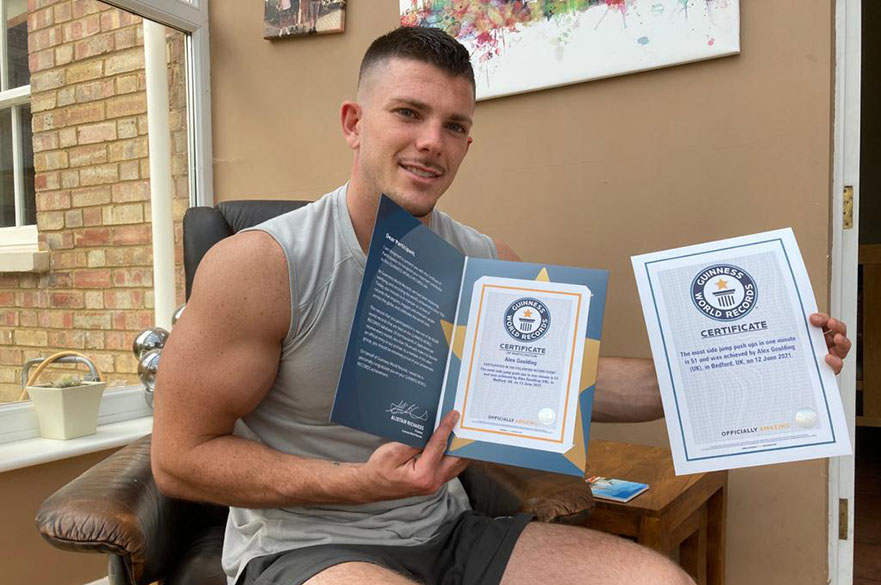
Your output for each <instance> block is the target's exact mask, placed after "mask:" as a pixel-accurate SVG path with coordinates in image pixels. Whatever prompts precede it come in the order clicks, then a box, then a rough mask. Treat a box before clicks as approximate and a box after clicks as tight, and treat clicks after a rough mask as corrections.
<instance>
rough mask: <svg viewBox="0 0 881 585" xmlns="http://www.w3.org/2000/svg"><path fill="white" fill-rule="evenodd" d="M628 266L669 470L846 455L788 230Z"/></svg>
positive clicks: (803, 274) (832, 386) (838, 409)
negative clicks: (665, 434)
mask: <svg viewBox="0 0 881 585" xmlns="http://www.w3.org/2000/svg"><path fill="white" fill-rule="evenodd" d="M632 263H633V269H634V273H635V276H636V282H637V287H638V289H639V294H640V299H641V303H642V309H643V314H644V316H645V321H646V327H647V329H648V333H649V340H650V342H651V347H652V355H653V358H654V362H655V369H656V372H657V375H658V382H659V385H660V388H661V398H662V401H663V405H664V413H665V415H666V422H667V431H668V434H669V437H670V446H671V450H672V452H673V461H674V466H675V468H676V473H677V474H680V475H681V474H687V473H698V472H704V471H715V470H720V469H733V468H738V467H748V466H754V465H765V464H770V463H782V462H786V461H797V460H803V459H814V458H819V457H831V456H837V455H847V454H850V442H849V439H848V432H847V424H846V421H845V418H844V411H843V408H842V404H841V398H840V396H839V393H838V385H837V383H836V380H835V375H834V374H833V372H832V369H831V367H829V365H828V364H826V362H825V355H826V353H827V347H826V343H825V341H824V339H823V334H822V332H821V331H820V329H819V328H817V327H814V326H812V325H810V323H809V322H808V316H809V315H810V314H811V313H814V312H816V310H817V305H816V301H815V299H814V295H813V292H812V290H811V286H810V282H809V280H808V275H807V271H806V269H805V266H804V262H803V260H802V257H801V254H800V252H799V249H798V244H797V243H796V241H795V236H794V235H793V233H792V230H791V229H783V230H776V231H773V232H765V233H761V234H756V235H752V236H744V237H739V238H732V239H728V240H722V241H718V242H711V243H707V244H699V245H696V246H689V247H686V248H678V249H675V250H667V251H663V252H655V253H651V254H644V255H641V256H634V257H633V258H632Z"/></svg>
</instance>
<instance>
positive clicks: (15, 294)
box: [0, 0, 213, 443]
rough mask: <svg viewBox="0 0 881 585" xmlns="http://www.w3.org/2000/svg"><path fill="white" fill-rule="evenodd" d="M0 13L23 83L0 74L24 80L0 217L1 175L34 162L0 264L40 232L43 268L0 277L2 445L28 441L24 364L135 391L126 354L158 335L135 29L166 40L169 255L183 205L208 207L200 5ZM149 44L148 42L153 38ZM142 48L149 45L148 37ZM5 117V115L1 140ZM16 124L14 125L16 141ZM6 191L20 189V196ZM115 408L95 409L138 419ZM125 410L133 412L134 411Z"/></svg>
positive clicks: (136, 3)
mask: <svg viewBox="0 0 881 585" xmlns="http://www.w3.org/2000/svg"><path fill="white" fill-rule="evenodd" d="M0 7H2V10H4V11H6V12H5V13H0V16H4V17H5V16H7V15H13V14H15V15H17V16H15V17H10V19H8V20H9V22H10V27H12V26H17V25H18V24H21V25H22V26H21V28H20V29H16V30H18V31H20V32H21V34H24V35H25V37H24V40H23V41H22V42H21V43H20V44H19V46H20V48H21V51H23V53H22V55H20V56H19V57H18V61H16V63H17V64H19V65H20V64H21V63H23V64H24V67H23V69H22V68H21V67H18V68H15V67H13V66H12V65H7V64H6V60H5V57H3V56H4V55H6V54H7V53H8V52H4V51H5V48H6V46H7V45H3V46H2V47H0V57H3V63H4V65H3V67H4V69H3V71H4V72H5V71H7V70H8V71H9V72H10V74H11V77H10V79H16V80H18V81H20V80H21V77H16V75H21V74H24V75H25V76H26V77H25V78H24V83H25V85H24V86H20V87H17V88H13V87H11V86H10V88H11V89H10V90H8V91H3V92H0V139H2V138H3V137H5V136H7V134H9V135H12V134H15V136H14V138H15V140H10V141H9V143H10V144H11V145H13V146H14V145H15V144H20V145H21V146H19V147H13V146H10V147H9V149H7V150H8V151H9V152H10V153H11V154H9V156H7V150H4V149H3V148H4V147H3V146H2V145H0V169H3V171H4V173H3V174H2V175H0V177H2V179H3V181H4V182H3V184H0V206H5V205H6V198H5V197H6V191H5V190H4V189H5V185H6V182H5V181H6V173H5V170H6V167H5V166H3V165H5V163H6V161H7V160H16V159H17V158H18V159H23V158H24V155H27V158H28V160H31V159H34V158H35V163H29V165H30V167H33V168H32V170H31V171H30V175H29V177H28V175H27V173H26V172H22V173H21V174H20V175H17V176H13V178H12V182H11V183H10V184H12V185H13V191H12V193H13V194H14V195H16V196H18V194H19V193H23V192H24V190H25V188H27V187H28V185H30V193H31V195H30V199H29V201H24V202H23V203H21V205H19V206H18V207H15V205H17V203H18V202H19V201H21V200H22V199H21V198H20V197H19V199H16V197H10V198H9V200H10V201H11V202H12V205H13V207H12V211H10V212H9V213H10V214H11V216H12V217H13V220H15V218H16V217H21V218H22V219H21V222H24V223H27V221H29V222H30V223H31V224H34V223H35V224H36V225H27V226H24V225H23V223H21V222H20V223H18V224H16V223H14V221H13V222H12V223H10V224H9V225H10V226H16V225H18V226H19V227H8V228H6V229H5V230H4V229H3V228H2V227H0V257H2V256H4V254H7V253H6V252H3V250H2V245H3V238H4V237H6V236H4V234H6V233H18V232H20V231H22V230H25V231H27V232H28V233H29V234H30V235H32V236H33V239H34V242H36V234H37V228H39V238H40V242H41V244H40V245H41V250H43V252H41V253H42V254H45V255H46V256H49V257H51V266H50V267H47V268H46V270H45V271H44V272H40V271H37V270H33V269H32V270H28V271H19V272H17V273H13V272H2V271H3V270H4V268H3V266H2V264H0V443H2V442H3V441H4V440H5V441H15V440H18V439H20V438H25V437H28V436H36V429H35V427H34V426H33V415H32V413H31V412H29V409H30V405H29V404H27V403H26V402H18V401H17V400H18V397H19V395H20V391H21V383H20V381H19V380H20V376H21V370H22V367H21V366H22V364H23V363H24V362H25V361H26V360H28V359H31V358H32V357H45V356H46V355H49V354H51V353H54V352H55V351H57V350H62V349H73V350H76V351H80V352H83V353H85V354H86V355H88V356H89V357H90V358H92V359H93V361H94V362H95V363H96V364H97V365H98V367H99V368H100V369H101V371H102V373H103V374H104V375H105V377H106V379H107V380H108V381H109V382H110V385H111V386H119V385H123V384H131V383H135V382H137V373H136V372H137V361H136V360H134V358H133V356H132V355H131V351H130V347H131V341H132V340H133V339H134V336H135V335H136V334H137V332H138V331H140V330H141V329H143V328H145V327H149V326H152V325H154V324H156V320H157V316H156V314H155V313H154V311H156V312H158V309H156V308H155V307H158V306H159V304H160V303H159V302H158V301H159V297H158V296H157V293H156V291H157V290H158V288H156V287H154V281H155V280H156V279H157V278H158V277H156V276H154V274H157V273H156V271H155V269H156V264H155V262H154V258H153V255H152V254H153V253H155V249H154V250H153V252H152V253H151V248H155V243H156V242H155V240H152V236H151V208H152V207H154V206H153V203H155V202H151V199H150V183H151V176H152V175H154V172H153V170H152V169H151V164H150V163H151V161H152V160H153V159H152V158H150V157H149V155H148V146H154V145H158V144H160V143H161V142H162V140H161V139H156V140H151V141H149V142H148V141H147V134H148V132H149V133H154V130H156V129H155V128H150V124H148V119H149V120H157V119H160V118H161V116H157V117H155V118H151V116H150V115H149V113H150V112H149V111H147V102H146V93H147V92H149V91H150V88H151V87H154V88H155V87H156V81H157V79H161V78H162V77H163V76H162V75H161V73H160V74H159V76H158V77H157V76H156V75H153V77H152V79H153V82H151V81H150V76H149V75H147V74H146V73H147V70H148V68H149V67H148V64H147V62H146V61H147V60H146V58H145V51H144V45H145V41H146V40H147V38H146V37H147V35H146V31H145V30H144V29H143V28H142V27H141V21H140V18H139V17H142V18H144V19H145V20H146V19H150V20H152V21H154V22H159V23H162V24H163V25H165V27H166V28H167V30H164V31H163V32H161V33H159V34H160V35H164V38H165V39H166V49H167V53H166V54H167V59H168V61H167V64H166V62H165V59H164V58H162V59H161V61H162V65H160V67H162V66H166V67H167V74H168V75H167V77H168V84H169V85H168V88H167V89H168V96H167V97H168V102H169V103H168V107H169V110H168V114H169V116H168V118H169V123H168V131H169V132H170V136H169V138H170V141H169V144H168V149H169V158H170V162H171V169H170V174H171V180H172V188H171V189H169V190H168V192H169V193H170V195H169V196H170V197H172V201H171V203H173V210H174V225H173V226H171V225H169V226H168V228H167V230H165V231H166V235H167V234H168V233H169V232H171V231H173V233H174V236H175V238H174V239H175V240H176V241H177V244H178V245H179V240H180V234H179V231H180V217H181V216H182V214H183V211H184V210H185V209H186V208H187V207H189V206H190V205H194V204H201V205H205V204H208V205H211V204H212V203H213V194H212V189H211V187H212V185H211V164H210V161H211V133H210V129H211V123H210V93H209V87H210V86H209V83H208V79H209V72H208V67H209V57H208V34H207V26H208V17H207V4H206V0H200V1H199V2H185V1H183V0H108V1H107V2H98V1H96V0H75V1H73V2H71V1H70V0H37V1H33V0H30V1H28V0H0ZM117 9H119V10H117ZM28 19H30V22H28ZM41 19H42V20H41ZM28 30H30V36H31V39H30V42H28V39H27V34H28ZM151 30H152V31H153V32H154V33H155V32H157V29H156V27H155V26H153V27H151ZM4 38H5V37H4ZM150 38H151V39H154V41H155V39H156V36H155V34H154V35H152V36H151V37H150ZM159 38H160V39H161V38H162V36H160V37H159ZM159 42H160V43H161V42H162V41H161V40H160V41H159ZM12 44H13V43H12V41H10V43H9V45H10V46H11V45H12ZM156 46H157V45H156V44H155V42H154V44H153V47H154V48H155V47H156ZM152 54H154V55H155V52H154V53H152ZM41 58H42V59H43V60H42V61H41ZM158 61H159V60H157V59H155V58H154V59H153V60H152V62H153V63H154V64H155V63H157V62H158ZM13 71H15V72H16V73H14V74H12V72H13ZM152 71H153V72H154V73H155V71H156V69H155V68H154V69H152ZM4 75H5V73H4ZM4 79H5V78H4ZM151 83H152V84H153V85H152V86H151V85H150V84H151ZM3 88H4V90H6V86H5V85H4V86H3ZM158 93H162V92H158ZM158 93H157V94H156V95H158ZM154 106H155V104H154ZM154 106H151V107H154ZM31 110H33V114H32V115H31ZM4 111H8V114H9V123H8V125H7V126H3V120H4V118H3V115H4ZM13 111H15V112H17V113H16V114H13ZM14 115H15V116H19V120H18V123H19V124H20V126H21V127H20V128H18V130H16V129H15V125H14V123H15V122H16V120H15V119H14V117H13V116H14ZM7 127H8V128H9V131H8V132H7V131H6V130H5V128H7ZM31 128H32V129H33V135H32V134H31ZM152 135H153V136H160V137H161V136H162V134H161V133H160V134H152ZM16 141H18V142H16ZM32 151H33V152H34V154H31V152H32ZM163 158H165V157H163V156H162V155H160V156H157V157H156V158H155V160H157V161H158V160H162V159H163ZM206 161H208V162H207V163H206ZM9 168H10V169H12V170H14V168H15V167H13V166H9ZM27 168H28V167H27V166H25V165H22V169H23V170H26V169H27ZM10 174H11V176H12V171H10ZM155 175H156V176H158V174H155ZM19 177H20V178H19ZM16 180H18V181H19V182H20V183H21V186H22V187H23V188H22V189H20V190H19V191H18V192H16V191H15V190H14V188H15V181H16ZM28 181H30V183H28ZM34 200H36V202H37V205H34ZM35 208H38V209H35ZM5 211H6V209H5V207H4V208H3V209H0V226H2V225H5V224H2V221H3V218H5V217H6V215H5ZM28 217H29V218H30V219H29V220H27V221H25V218H28ZM153 227H155V226H153ZM172 228H173V229H172ZM176 256H178V258H177V260H176V262H175V265H176V266H175V268H176V270H175V272H176V273H177V274H176V275H174V276H173V277H172V278H174V279H175V281H176V283H177V285H178V286H177V288H178V289H179V290H178V291H177V292H178V295H179V296H178V298H179V299H182V295H183V282H182V275H181V274H180V273H179V272H180V258H179V256H180V254H177V255H176ZM166 265H167V263H166ZM165 281H166V282H167V281H168V279H167V278H166V279H165ZM172 296H173V295H172ZM177 302H181V301H180V300H177ZM174 306H176V305H172V309H173V308H174ZM42 381H45V380H42ZM116 394H117V393H116V392H107V393H105V401H104V402H108V401H107V400H106V399H107V398H108V397H110V398H113V399H114V400H111V401H110V402H111V403H119V404H120V405H121V406H119V407H118V408H117V407H116V406H114V407H113V409H114V412H113V413H110V412H108V413H107V415H108V416H109V417H110V420H120V419H119V418H114V417H117V416H123V415H125V412H129V411H130V412H140V410H138V409H133V408H130V407H131V405H130V404H129V403H128V402H125V401H123V400H122V398H121V397H119V400H117V398H118V396H117V395H116ZM136 398H137V399H138V400H139V401H140V402H139V403H138V402H137V401H135V403H136V404H141V405H143V400H142V397H141V396H136ZM4 403H5V404H4ZM102 404H103V403H102ZM104 406H108V407H110V406H111V404H109V403H108V404H106V405H102V409H103V408H104ZM127 409H128V410H127ZM124 418H128V416H127V415H125V416H124Z"/></svg>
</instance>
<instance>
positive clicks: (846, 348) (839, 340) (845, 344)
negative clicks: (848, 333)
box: [829, 333, 851, 359]
mask: <svg viewBox="0 0 881 585" xmlns="http://www.w3.org/2000/svg"><path fill="white" fill-rule="evenodd" d="M832 342H833V346H832V347H830V348H829V349H830V350H833V351H834V352H835V354H836V355H837V356H838V357H840V358H841V359H844V358H846V357H847V354H848V352H850V348H851V341H850V339H848V338H847V337H845V336H844V335H842V334H840V333H839V334H837V335H836V336H835V337H834V338H833V340H832Z"/></svg>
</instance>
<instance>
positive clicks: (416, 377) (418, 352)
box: [330, 195, 609, 476]
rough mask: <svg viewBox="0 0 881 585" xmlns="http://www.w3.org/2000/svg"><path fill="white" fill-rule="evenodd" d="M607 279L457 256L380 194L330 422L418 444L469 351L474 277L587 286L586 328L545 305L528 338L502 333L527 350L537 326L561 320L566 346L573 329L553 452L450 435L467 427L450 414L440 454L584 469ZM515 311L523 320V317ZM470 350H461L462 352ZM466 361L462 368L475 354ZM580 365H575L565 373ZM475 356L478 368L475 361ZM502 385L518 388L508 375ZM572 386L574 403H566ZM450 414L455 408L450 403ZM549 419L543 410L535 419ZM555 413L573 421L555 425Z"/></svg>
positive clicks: (602, 273)
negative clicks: (445, 443)
mask: <svg viewBox="0 0 881 585" xmlns="http://www.w3.org/2000/svg"><path fill="white" fill-rule="evenodd" d="M608 276H609V275H608V271H606V270H592V269H585V268H573V267H565V266H551V265H542V264H531V263H527V262H506V261H501V260H491V259H481V258H469V257H466V256H465V255H464V254H462V253H461V252H460V251H459V250H458V249H456V248H455V247H454V246H452V245H450V244H449V243H447V242H446V241H445V240H443V239H442V238H440V237H439V236H438V235H437V234H435V233H434V232H432V231H431V230H430V229H429V228H428V227H427V226H425V225H424V224H423V223H422V222H420V221H419V220H418V219H416V218H415V217H413V216H412V215H410V214H409V213H408V212H407V211H406V210H404V209H403V208H401V207H400V206H399V205H397V204H396V203H394V202H393V201H392V200H391V199H389V198H388V197H386V196H385V195H383V196H382V198H381V201H380V205H379V210H378V212H377V218H376V223H375V226H374V230H373V236H372V239H371V242H370V248H369V250H368V254H367V263H366V266H365V270H364V279H363V281H362V284H361V291H360V295H359V297H358V304H357V306H356V309H355V316H354V320H353V323H352V328H351V332H350V335H349V342H348V345H347V348H346V355H345V360H344V362H343V367H342V371H341V372H340V379H339V384H338V386H337V391H336V396H335V399H334V404H333V409H332V412H331V417H330V420H331V422H333V423H337V424H341V425H344V426H347V427H351V428H354V429H358V430H362V431H365V432H368V433H371V434H373V435H377V436H380V437H384V438H387V439H391V440H393V441H398V442H401V443H405V444H407V445H411V446H414V447H424V446H425V444H426V443H427V442H428V439H429V438H430V437H431V434H432V432H433V431H434V428H435V426H436V424H437V422H438V421H439V420H440V419H441V418H442V417H443V415H445V414H446V413H447V412H449V411H450V410H452V409H453V408H455V407H456V398H457V392H459V394H460V395H461V392H460V391H459V390H460V389H459V385H460V384H459V374H460V370H462V371H464V370H466V368H463V367H462V363H461V360H462V355H463V348H467V346H468V343H467V342H466V341H465V338H466V331H467V330H468V329H467V328H468V325H469V315H470V314H471V313H472V311H475V315H477V314H478V313H477V311H479V309H477V308H473V307H472V306H471V304H472V299H473V298H477V297H475V296H474V292H475V287H476V286H478V284H479V282H478V281H481V282H483V281H484V280H485V277H490V278H495V279H496V280H500V279H518V280H519V281H522V284H523V285H524V288H523V289H522V290H530V289H529V288H528V287H529V286H530V284H531V283H536V284H535V285H534V287H535V288H538V287H539V286H544V287H546V288H547V287H549V286H559V287H561V288H562V287H569V288H579V290H581V287H586V289H584V290H587V291H589V293H588V294H587V295H586V296H587V297H589V299H588V300H589V302H587V303H585V307H587V309H583V308H582V309H581V312H580V313H578V314H579V315H583V314H585V313H586V324H585V323H582V324H581V325H580V326H579V327H574V326H571V323H570V321H569V320H567V319H566V317H567V315H566V314H562V313H560V312H559V311H557V312H556V313H551V312H548V313H547V318H546V319H544V318H542V319H539V321H538V322H536V323H535V324H534V326H535V329H534V330H533V331H532V332H531V333H529V334H524V335H525V337H524V338H523V339H525V340H526V341H523V342H522V343H520V344H519V345H518V344H517V339H515V338H513V337H511V338H510V339H507V341H509V342H511V343H510V344H509V345H506V346H505V347H508V346H510V347H519V348H524V351H533V349H532V348H533V347H534V346H535V345H537V344H532V345H530V342H531V341H532V340H531V339H530V338H529V336H530V335H531V336H538V337H540V336H541V335H544V332H545V329H550V328H551V327H555V326H556V327H564V326H566V325H567V323H569V324H570V328H571V331H573V332H574V335H575V336H576V341H577V340H579V339H580V337H581V333H582V332H583V337H584V339H583V356H581V355H580V354H581V353H582V350H581V345H582V344H581V343H580V341H579V342H578V343H576V344H573V348H572V349H571V353H572V358H573V359H572V360H570V362H568V363H569V364H570V367H569V371H568V376H569V377H568V380H569V386H567V388H569V389H570V391H567V392H566V394H565V396H566V400H568V401H569V402H568V403H571V404H574V405H575V408H574V409H569V408H567V409H565V412H566V413H568V414H565V415H563V414H562V413H563V412H564V410H563V409H559V411H560V412H561V416H562V418H560V419H559V422H558V423H557V425H558V426H559V427H562V431H561V437H562V436H563V435H565V442H560V441H558V443H560V445H559V446H558V447H557V452H553V451H549V450H547V449H546V448H545V447H544V445H543V444H540V445H539V448H533V447H532V446H531V445H532V443H529V441H528V440H521V442H525V443H529V444H530V446H529V447H526V446H523V445H522V444H516V443H517V441H518V438H517V437H514V438H513V439H512V438H511V437H508V436H506V435H507V434H508V433H495V434H490V433H489V432H487V434H486V437H487V439H486V440H482V439H475V438H474V434H473V433H472V434H471V435H469V436H468V437H464V436H461V435H465V434H467V432H466V431H463V430H462V429H461V428H460V427H462V424H463V423H462V421H461V420H460V422H459V423H458V424H457V427H456V429H454V432H453V437H452V438H451V440H450V444H449V447H448V453H449V454H450V455H455V456H458V457H465V458H469V459H480V460H484V461H491V462H496V463H504V464H509V465H516V466H520V467H530V468H534V469H541V470H545V471H552V472H557V473H565V474H569V475H576V476H584V474H585V471H586V469H587V440H588V431H589V426H590V413H591V407H592V404H593V393H594V386H595V383H596V371H597V360H598V358H599V345H600V335H601V333H602V324H603V310H604V308H605V297H606V289H607V286H608ZM482 279H483V280H482ZM505 282H508V281H505ZM547 283H552V284H547ZM556 283H562V284H556ZM501 288H505V287H501ZM514 288H517V287H514ZM518 290H519V289H518ZM567 290H568V289H567ZM515 294H518V295H519V294H520V293H519V292H518V293H515ZM561 294H563V293H561ZM522 296H523V297H524V300H525V302H526V303H531V302H532V300H531V299H530V298H529V297H530V295H529V294H528V293H523V294H522ZM579 298H580V297H579ZM481 299H482V297H481ZM535 303H537V304H535V306H536V307H539V306H541V307H545V306H544V305H542V303H540V302H538V301H535ZM521 304H522V303H521ZM533 304H534V303H533ZM488 306H489V305H488ZM573 306H574V305H573ZM481 307H482V300H481ZM512 307H515V305H514V304H512V305H511V307H509V311H508V312H509V313H511V312H512V310H514V309H512ZM578 307H581V305H580V304H579V305H578ZM546 308H547V307H545V309H546ZM526 309H527V310H530V313H526V315H527V316H530V315H532V314H533V313H538V314H539V315H543V313H540V312H539V311H538V309H536V310H535V311H532V310H531V309H530V307H526ZM518 315H520V316H521V317H522V315H523V313H518ZM554 315H557V317H556V319H555V318H554ZM506 318H507V317H506ZM533 320H534V319H533ZM478 321H479V319H478ZM529 326H532V324H530V325H529ZM498 331H504V326H503V325H502V323H501V321H500V322H499V324H498V327H497V331H495V330H494V333H495V334H496V335H502V337H504V334H503V333H498ZM512 332H513V333H512ZM512 332H509V333H508V334H509V335H520V333H519V332H518V331H514V330H512ZM469 336H470V332H469ZM548 339H551V336H550V335H549V336H548ZM575 348H578V349H577V350H576V349H575ZM476 353H477V352H476V350H475V351H472V353H471V355H476ZM576 353H578V354H579V355H576ZM575 358H581V359H575ZM471 361H472V364H473V363H474V359H472V360H471ZM579 362H580V364H581V365H580V372H578V371H573V369H574V368H575V364H577V363H579ZM478 363H481V362H480V360H479V359H478ZM463 375H464V374H463ZM560 379H563V378H562V377H561V378H560ZM505 381H506V382H507V383H510V384H514V385H516V384H517V383H518V382H517V380H516V379H514V380H510V381H508V380H505ZM571 388H575V389H576V390H575V391H571ZM466 389H467V386H466ZM480 390H481V389H480V388H478V387H477V386H476V385H473V386H472V395H473V396H477V393H478V392H479V391H480ZM515 390H516V388H515ZM520 391H523V388H520ZM560 392H563V391H562V390H561V391H560ZM575 392H577V398H574V396H575ZM476 400H477V398H475V399H474V402H472V404H473V403H476ZM508 406H510V405H508ZM458 409H459V410H460V412H461V410H462V409H461V407H459V408H458ZM544 410H550V409H544ZM572 410H574V411H575V415H574V417H573V416H572V414H571V412H572ZM545 414H547V413H545ZM541 415H542V413H541V412H540V413H539V416H538V417H537V418H539V419H541V418H542V416H541ZM555 416H557V415H555V414H554V411H553V410H551V414H550V415H548V417H546V418H551V419H553V418H554V417H555ZM563 419H565V420H566V421H571V423H572V424H569V426H568V428H566V427H565V425H564V424H563ZM518 420H519V419H518ZM543 422H545V423H546V422H547V421H543ZM533 424H535V425H536V426H538V423H534V422H533ZM515 433H516V430H515ZM482 436H483V435H481V437H482ZM512 443H513V444H512Z"/></svg>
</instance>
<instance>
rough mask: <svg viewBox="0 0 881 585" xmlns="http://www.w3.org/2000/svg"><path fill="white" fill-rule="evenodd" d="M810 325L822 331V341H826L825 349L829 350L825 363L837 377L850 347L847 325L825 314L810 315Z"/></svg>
mask: <svg viewBox="0 0 881 585" xmlns="http://www.w3.org/2000/svg"><path fill="white" fill-rule="evenodd" d="M811 325H814V326H815V327H820V328H821V329H822V330H823V339H825V340H826V347H828V348H829V353H827V354H826V363H827V364H829V365H830V366H831V367H832V371H834V372H835V375H836V376H837V375H838V374H839V372H841V368H842V367H843V366H844V358H846V357H847V353H848V352H849V351H850V346H851V343H850V339H848V338H847V325H845V324H844V322H843V321H839V320H838V319H833V318H832V317H830V316H829V315H827V314H825V313H814V314H813V315H811Z"/></svg>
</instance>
